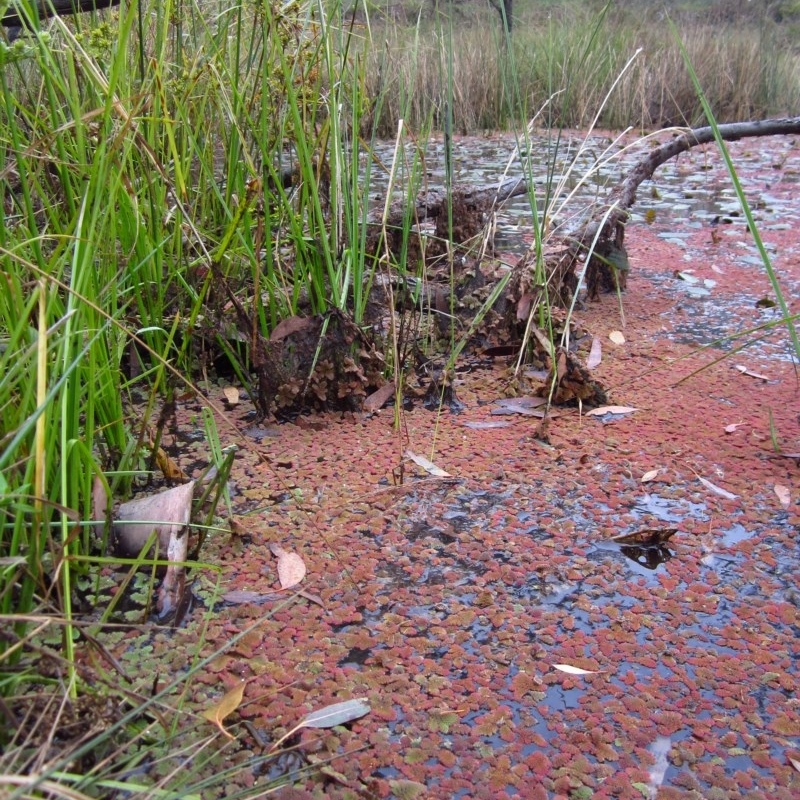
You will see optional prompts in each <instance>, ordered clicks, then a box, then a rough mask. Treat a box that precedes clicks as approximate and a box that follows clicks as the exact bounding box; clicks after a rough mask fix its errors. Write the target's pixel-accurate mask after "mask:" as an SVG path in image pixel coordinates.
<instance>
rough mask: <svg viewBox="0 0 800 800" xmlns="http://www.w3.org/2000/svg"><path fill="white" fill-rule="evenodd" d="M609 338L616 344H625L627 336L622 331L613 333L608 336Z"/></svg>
mask: <svg viewBox="0 0 800 800" xmlns="http://www.w3.org/2000/svg"><path fill="white" fill-rule="evenodd" d="M608 338H609V339H611V341H612V342H614V344H625V335H624V334H623V333H622V331H611V333H609V334H608Z"/></svg>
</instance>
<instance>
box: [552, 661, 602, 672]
mask: <svg viewBox="0 0 800 800" xmlns="http://www.w3.org/2000/svg"><path fill="white" fill-rule="evenodd" d="M553 669H557V670H559V671H561V672H566V673H567V674H568V675H596V674H597V673H598V672H599V670H596V669H581V668H580V667H573V666H572V664H553Z"/></svg>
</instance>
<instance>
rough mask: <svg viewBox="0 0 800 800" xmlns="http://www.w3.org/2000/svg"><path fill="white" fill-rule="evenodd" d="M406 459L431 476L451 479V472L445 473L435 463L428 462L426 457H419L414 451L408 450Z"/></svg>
mask: <svg viewBox="0 0 800 800" xmlns="http://www.w3.org/2000/svg"><path fill="white" fill-rule="evenodd" d="M405 457H406V458H408V459H410V460H411V461H413V462H414V463H415V464H416V465H417V466H419V467H422V469H424V470H425V472H427V473H429V474H430V475H435V476H436V477H437V478H449V477H451V476H450V473H449V472H445V471H444V470H443V469H442V468H441V467H437V466H436V464H434V463H433V461H428V459H427V458H425V456H418V455H417V454H416V453H414V452H413V451H411V450H406V452H405Z"/></svg>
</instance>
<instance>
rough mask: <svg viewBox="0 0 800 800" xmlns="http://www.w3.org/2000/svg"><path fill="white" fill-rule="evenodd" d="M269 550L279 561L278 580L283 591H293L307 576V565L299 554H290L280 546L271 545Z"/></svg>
mask: <svg viewBox="0 0 800 800" xmlns="http://www.w3.org/2000/svg"><path fill="white" fill-rule="evenodd" d="M269 549H270V550H271V551H272V555H274V556H275V557H276V558H277V559H278V580H279V581H280V584H281V589H291V588H292V586H297V584H298V583H300V581H302V580H303V578H305V576H306V565H305V562H304V561H303V559H302V558H300V556H299V555H297V553H290V552H288V551H287V550H284V549H283V548H282V547H281V546H280V545H278V544H272V545H270V547H269Z"/></svg>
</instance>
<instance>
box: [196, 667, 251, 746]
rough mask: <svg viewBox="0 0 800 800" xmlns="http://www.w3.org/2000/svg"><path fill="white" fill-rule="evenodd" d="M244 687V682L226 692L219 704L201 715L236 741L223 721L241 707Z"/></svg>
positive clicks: (215, 704)
mask: <svg viewBox="0 0 800 800" xmlns="http://www.w3.org/2000/svg"><path fill="white" fill-rule="evenodd" d="M244 686H245V683H244V681H242V682H241V683H239V685H238V686H234V687H233V689H231V690H230V691H228V692H225V694H224V695H223V696H222V697H221V698H220V700H219V701H218V702H216V703H214V705H213V706H211V707H210V708H207V709H206V710H205V711H203V712H202V714H201V716H202V717H203V718H204V719H207V720H208V721H209V722H211V723H213V724H214V725H216V726H217V727H218V728H219V729H220V731H221V732H222V733H223V734H225V736H227V737H228V738H229V739H235V738H236V737H235V736H234V735H233V734H232V733H228V731H227V730H226V729H225V726H224V725H223V724H222V721H223V720H224V719H225V718H226V717H229V716H230V715H231V714H233V712H234V711H236V709H237V708H239V706H240V705H241V703H242V698H243V697H244Z"/></svg>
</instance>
